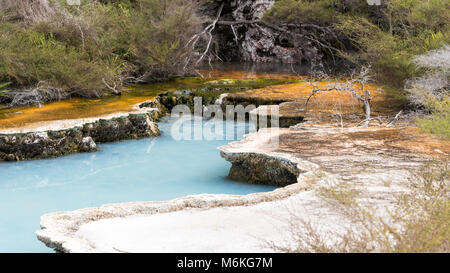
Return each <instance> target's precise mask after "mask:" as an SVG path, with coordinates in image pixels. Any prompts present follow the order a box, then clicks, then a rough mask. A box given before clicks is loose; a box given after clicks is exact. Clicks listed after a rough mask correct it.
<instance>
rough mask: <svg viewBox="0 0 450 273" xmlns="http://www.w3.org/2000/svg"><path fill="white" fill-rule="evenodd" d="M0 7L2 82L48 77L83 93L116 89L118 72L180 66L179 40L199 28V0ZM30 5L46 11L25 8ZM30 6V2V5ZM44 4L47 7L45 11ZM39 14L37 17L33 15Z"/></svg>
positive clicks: (164, 72) (160, 73)
mask: <svg viewBox="0 0 450 273" xmlns="http://www.w3.org/2000/svg"><path fill="white" fill-rule="evenodd" d="M5 1H7V2H8V8H7V9H6V10H2V9H0V13H2V12H4V13H5V14H24V15H23V16H20V17H19V16H9V15H8V16H6V15H5V16H0V19H1V20H0V37H1V39H0V82H4V81H8V82H11V83H12V86H14V87H15V88H22V87H30V86H36V85H37V84H38V83H42V82H45V84H46V85H48V86H51V87H55V88H58V89H62V90H63V91H64V92H66V93H69V94H73V95H77V96H85V97H98V96H101V95H102V94H104V93H105V92H108V91H109V89H108V88H107V87H106V84H105V83H104V82H106V83H109V85H110V86H117V88H118V89H119V88H120V87H121V85H122V84H123V81H124V79H127V78H131V77H140V76H142V75H144V76H145V79H147V80H152V79H153V78H158V79H159V78H164V77H169V76H172V75H174V74H181V73H185V71H184V69H187V71H188V69H189V66H187V68H186V67H185V63H184V62H183V60H185V59H186V56H189V54H192V51H193V49H191V48H187V47H185V46H184V45H185V44H186V42H187V40H188V39H189V38H190V37H191V36H192V35H193V33H194V32H195V31H197V27H198V26H199V25H200V24H201V20H199V19H198V17H197V16H196V15H195V12H196V11H197V7H198V6H197V1H196V0H192V1H191V0H189V1H182V0H164V1H160V0H136V1H135V0H129V1H82V5H81V6H79V7H74V6H69V5H67V3H66V1H62V0H57V1H58V4H59V6H58V8H56V7H55V6H54V5H52V4H51V3H54V1H50V2H48V1H44V0H41V1H34V2H33V1H23V2H21V3H19V4H17V3H16V2H14V1H10V0H0V4H2V3H3V2H5ZM34 5H40V6H42V7H45V8H46V9H45V10H46V11H48V12H47V13H45V16H44V15H42V14H44V13H42V14H41V13H39V16H37V15H36V16H35V14H31V15H30V14H29V12H28V11H29V10H30V8H31V7H34ZM31 10H32V9H31ZM49 10H50V11H49ZM36 18H38V19H36Z"/></svg>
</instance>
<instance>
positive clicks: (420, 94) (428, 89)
mask: <svg viewBox="0 0 450 273" xmlns="http://www.w3.org/2000/svg"><path fill="white" fill-rule="evenodd" d="M414 63H415V64H416V65H418V66H419V67H422V68H424V69H425V70H426V72H425V74H424V75H423V76H422V77H417V78H413V79H410V80H408V81H406V83H405V89H406V90H408V92H409V100H410V102H411V103H412V104H413V105H417V106H424V105H427V104H428V103H429V102H430V101H431V100H442V99H444V97H445V96H446V95H448V92H449V89H450V83H449V76H450V46H448V45H445V46H444V47H442V48H441V49H439V50H434V51H431V52H429V53H427V54H423V55H420V56H417V57H416V58H415V59H414Z"/></svg>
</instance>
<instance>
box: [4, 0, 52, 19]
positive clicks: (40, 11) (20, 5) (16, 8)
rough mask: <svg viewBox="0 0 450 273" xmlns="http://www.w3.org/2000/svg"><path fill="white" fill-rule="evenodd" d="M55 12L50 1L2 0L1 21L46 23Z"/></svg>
mask: <svg viewBox="0 0 450 273" xmlns="http://www.w3.org/2000/svg"><path fill="white" fill-rule="evenodd" d="M54 12H55V10H54V8H53V7H52V5H51V4H50V3H49V1H48V0H0V18H1V19H0V21H11V20H25V21H32V22H39V21H46V20H48V19H49V18H50V17H51V16H52V15H53V14H54Z"/></svg>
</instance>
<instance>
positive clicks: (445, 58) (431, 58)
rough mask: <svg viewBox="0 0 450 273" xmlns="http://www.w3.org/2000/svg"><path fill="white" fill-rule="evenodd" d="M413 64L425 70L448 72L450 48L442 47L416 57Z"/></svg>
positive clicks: (447, 46)
mask: <svg viewBox="0 0 450 273" xmlns="http://www.w3.org/2000/svg"><path fill="white" fill-rule="evenodd" d="M414 62H415V63H416V64H417V65H419V66H421V67H426V68H433V69H440V70H449V69H450V46H449V45H444V46H443V47H442V48H441V49H438V50H433V51H430V52H428V53H426V54H423V55H420V56H417V57H416V58H415V59H414Z"/></svg>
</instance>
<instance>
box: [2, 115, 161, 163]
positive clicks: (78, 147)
mask: <svg viewBox="0 0 450 273" xmlns="http://www.w3.org/2000/svg"><path fill="white" fill-rule="evenodd" d="M152 113H153V111H151V112H149V113H138V114H129V115H127V116H121V117H116V118H111V119H98V120H97V121H95V122H91V123H86V124H83V125H81V126H76V127H73V128H68V129H62V130H49V131H42V132H29V133H23V134H3V135H2V134H0V161H19V160H29V159H38V158H50V157H58V156H62V155H67V154H71V153H77V152H93V151H96V150H97V144H96V143H101V142H111V141H117V140H123V139H136V138H143V137H151V136H157V135H159V130H158V127H157V125H156V123H155V122H154V121H153V120H152V118H151V116H152V115H153V114H152Z"/></svg>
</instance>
